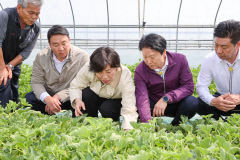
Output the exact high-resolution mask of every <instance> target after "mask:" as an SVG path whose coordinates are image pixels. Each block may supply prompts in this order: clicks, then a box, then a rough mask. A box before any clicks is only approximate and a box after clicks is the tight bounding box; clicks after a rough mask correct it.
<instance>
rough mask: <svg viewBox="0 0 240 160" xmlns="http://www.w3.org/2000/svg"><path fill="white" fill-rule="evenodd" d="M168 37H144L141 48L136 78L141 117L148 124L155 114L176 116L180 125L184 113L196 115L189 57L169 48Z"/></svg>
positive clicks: (174, 122) (157, 115) (175, 121)
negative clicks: (169, 50) (172, 51)
mask: <svg viewBox="0 0 240 160" xmlns="http://www.w3.org/2000/svg"><path fill="white" fill-rule="evenodd" d="M166 45H167V42H166V40H165V39H164V38H163V37H162V36H160V35H157V34H149V35H147V36H144V37H142V39H141V40H140V42H139V49H140V50H141V51H142V55H143V61H142V62H141V63H140V64H139V65H138V66H137V68H136V71H135V75H134V80H135V85H136V92H135V93H136V100H137V107H138V113H139V115H140V120H141V122H143V123H147V122H148V121H149V120H151V119H152V117H151V116H153V117H159V116H169V117H174V119H173V121H172V125H178V124H179V123H180V121H181V116H182V115H183V116H187V117H188V118H189V119H190V118H192V117H193V116H194V115H195V113H196V111H197V108H198V101H197V99H196V98H195V97H193V96H191V95H192V93H193V90H194V83H193V77H192V73H191V70H190V68H189V66H188V62H187V59H186V57H185V56H184V55H182V54H179V53H171V52H168V51H167V50H166Z"/></svg>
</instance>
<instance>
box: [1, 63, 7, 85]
mask: <svg viewBox="0 0 240 160" xmlns="http://www.w3.org/2000/svg"><path fill="white" fill-rule="evenodd" d="M8 77H9V73H8V70H7V67H4V68H3V69H1V70H0V85H1V84H2V83H3V85H4V86H5V85H6V84H7V80H8Z"/></svg>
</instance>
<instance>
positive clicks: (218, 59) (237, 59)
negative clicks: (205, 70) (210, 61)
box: [215, 49, 240, 63]
mask: <svg viewBox="0 0 240 160" xmlns="http://www.w3.org/2000/svg"><path fill="white" fill-rule="evenodd" d="M215 55H216V57H217V61H218V63H222V62H224V63H229V62H228V61H226V60H222V59H221V58H219V57H218V55H217V53H216V52H215ZM239 60H240V49H238V55H237V57H236V59H235V61H234V62H233V63H235V62H237V61H239Z"/></svg>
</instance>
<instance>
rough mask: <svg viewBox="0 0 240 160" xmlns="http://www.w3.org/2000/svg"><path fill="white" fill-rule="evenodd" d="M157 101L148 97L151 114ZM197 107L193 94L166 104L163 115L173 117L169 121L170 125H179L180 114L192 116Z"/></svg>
mask: <svg viewBox="0 0 240 160" xmlns="http://www.w3.org/2000/svg"><path fill="white" fill-rule="evenodd" d="M156 103H157V102H154V101H153V100H151V99H150V107H151V114H153V109H154V105H155V104H156ZM197 109H198V101H197V98H195V97H193V96H188V97H186V98H184V99H182V100H181V101H179V102H178V103H172V104H168V105H167V107H166V109H165V112H164V116H168V117H174V119H173V121H172V122H171V124H172V125H174V126H176V125H179V123H180V122H181V116H186V117H188V119H190V118H192V117H193V116H194V115H195V114H196V112H197Z"/></svg>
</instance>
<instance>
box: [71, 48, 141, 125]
mask: <svg viewBox="0 0 240 160" xmlns="http://www.w3.org/2000/svg"><path fill="white" fill-rule="evenodd" d="M134 91H135V87H134V85H133V80H132V77H131V72H130V70H129V69H128V68H127V67H125V66H122V65H121V64H120V58H119V55H118V54H117V52H115V51H114V50H113V49H112V48H109V47H100V48H98V49H96V50H95V51H94V52H93V54H92V55H91V57H90V63H87V64H85V66H84V67H83V68H82V69H81V70H80V71H79V73H78V74H77V76H76V77H75V78H74V80H73V81H72V82H71V84H70V89H69V94H70V100H71V103H72V106H73V107H74V108H75V115H76V116H79V115H82V114H83V113H87V114H88V116H91V117H98V111H99V112H100V113H101V115H102V116H103V117H104V118H112V119H113V120H114V121H119V117H120V115H121V116H122V117H123V122H122V128H123V129H132V126H131V125H130V122H136V121H137V117H138V114H137V112H136V99H135V94H134Z"/></svg>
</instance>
